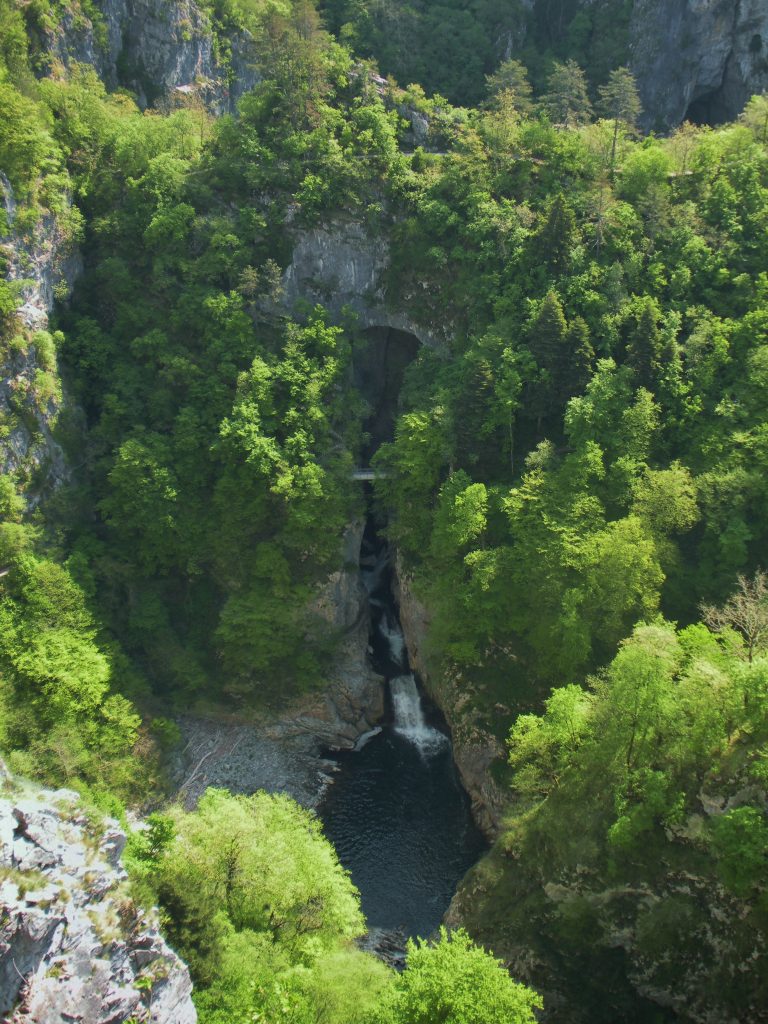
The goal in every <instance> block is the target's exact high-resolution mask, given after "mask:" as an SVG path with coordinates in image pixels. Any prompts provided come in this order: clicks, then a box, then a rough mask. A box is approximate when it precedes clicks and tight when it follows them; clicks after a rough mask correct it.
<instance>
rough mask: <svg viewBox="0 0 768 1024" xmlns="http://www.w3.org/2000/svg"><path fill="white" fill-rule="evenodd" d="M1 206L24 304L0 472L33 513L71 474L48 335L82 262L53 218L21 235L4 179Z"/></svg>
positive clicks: (2, 378)
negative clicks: (58, 433) (61, 438)
mask: <svg viewBox="0 0 768 1024" xmlns="http://www.w3.org/2000/svg"><path fill="white" fill-rule="evenodd" d="M0 200H1V201H2V206H3V210H4V213H5V221H6V224H7V226H8V230H7V233H6V234H5V235H4V236H2V237H0V252H1V253H2V256H3V259H4V263H5V276H6V278H7V280H9V281H11V282H13V283H14V284H15V286H16V287H17V288H18V290H19V297H20V300H21V306H20V308H19V310H18V326H17V330H16V331H15V332H14V338H13V339H12V341H11V342H10V343H9V344H8V345H7V346H6V347H4V348H2V349H0V473H13V474H14V475H15V476H16V478H17V480H18V481H19V482H20V484H21V485H22V489H23V492H24V494H25V495H26V497H27V500H28V503H29V504H30V505H31V506H34V505H36V504H37V503H38V502H39V501H40V499H41V497H42V496H43V495H44V494H46V493H47V492H50V491H51V490H54V489H55V488H56V487H57V486H58V485H59V484H61V483H62V482H63V481H64V480H65V479H66V478H67V476H68V473H69V470H68V467H67V464H66V461H65V458H64V453H63V451H62V449H61V446H60V444H59V443H58V441H57V440H56V439H55V437H54V433H55V429H56V424H57V421H58V419H59V416H60V414H61V412H62V409H63V408H64V406H65V399H64V395H63V392H62V385H61V379H60V376H59V370H58V365H57V359H56V352H55V349H54V347H53V345H52V343H51V340H50V338H46V335H45V332H46V328H47V327H48V314H49V312H50V311H51V309H52V308H53V303H54V298H55V297H56V296H57V295H58V296H59V297H66V296H67V295H68V294H69V292H70V291H71V288H72V284H73V282H74V280H75V278H76V276H77V274H78V273H79V271H80V266H81V261H80V255H79V252H78V250H77V247H76V245H75V244H74V242H73V241H72V239H71V237H68V236H67V234H66V233H65V232H63V231H62V227H61V223H60V221H59V220H58V219H57V218H56V217H55V216H54V215H53V214H50V213H49V214H45V215H43V216H41V217H40V219H39V220H38V221H37V223H35V224H34V225H33V226H32V227H31V228H24V229H23V230H21V229H17V227H16V203H15V200H14V196H13V190H12V189H11V186H10V184H9V182H8V179H7V178H6V177H5V176H4V175H3V174H0ZM41 332H43V333H41Z"/></svg>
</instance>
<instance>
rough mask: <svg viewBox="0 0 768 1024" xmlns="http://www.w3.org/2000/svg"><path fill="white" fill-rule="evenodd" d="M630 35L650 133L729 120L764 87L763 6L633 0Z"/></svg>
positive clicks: (760, 0) (755, 0)
mask: <svg viewBox="0 0 768 1024" xmlns="http://www.w3.org/2000/svg"><path fill="white" fill-rule="evenodd" d="M629 34H630V52H631V64H632V68H633V70H634V72H635V74H636V75H637V79H638V85H639V87H640V94H641V97H642V101H643V108H644V111H645V113H644V124H645V127H647V128H656V129H661V130H666V129H669V128H672V127H674V126H675V125H678V124H680V122H681V121H684V120H686V119H687V120H691V121H695V122H700V123H708V124H717V123H721V122H723V121H728V120H731V119H732V118H734V117H736V116H737V115H738V114H739V113H740V112H741V111H742V109H743V107H744V104H745V103H746V101H747V100H748V99H749V97H750V96H752V95H753V94H754V93H759V92H762V91H764V90H765V89H767V88H768V4H766V3H765V0H635V4H634V9H633V12H632V20H631V24H630V29H629Z"/></svg>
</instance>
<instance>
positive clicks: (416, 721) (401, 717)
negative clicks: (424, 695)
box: [389, 674, 448, 755]
mask: <svg viewBox="0 0 768 1024" xmlns="http://www.w3.org/2000/svg"><path fill="white" fill-rule="evenodd" d="M389 687H390V692H391V693H392V707H393V710H394V713H395V729H396V730H397V732H399V733H400V735H401V736H404V737H405V738H406V739H407V740H409V741H410V742H411V743H413V745H414V746H416V747H418V748H419V751H420V752H421V753H422V754H424V755H429V754H436V753H437V752H438V751H439V750H441V749H443V748H444V747H445V746H446V745H447V743H448V737H447V736H445V735H444V733H442V732H440V731H439V730H438V729H434V728H433V727H432V726H431V725H429V724H428V722H427V721H426V719H425V718H424V712H423V711H422V710H421V697H420V696H419V691H418V689H417V687H416V680H415V679H414V678H413V676H412V675H410V674H409V675H407V676H396V677H395V678H394V679H390V681H389Z"/></svg>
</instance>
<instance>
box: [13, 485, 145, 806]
mask: <svg viewBox="0 0 768 1024" xmlns="http://www.w3.org/2000/svg"><path fill="white" fill-rule="evenodd" d="M3 479H4V480H7V478H3ZM9 497H10V501H11V509H12V510H13V509H15V518H16V519H17V520H18V519H20V512H21V508H20V507H19V505H18V504H16V505H14V504H13V502H14V498H15V496H14V495H12V494H11V495H9ZM36 540H37V537H36V535H35V531H34V530H33V529H32V528H30V527H28V526H23V525H21V524H20V523H18V522H16V523H13V522H6V523H4V524H2V525H0V563H2V571H3V576H2V578H0V666H1V667H2V682H1V683H0V746H2V749H3V750H4V752H5V753H6V754H7V756H8V759H9V762H10V764H11V766H12V767H13V768H15V769H16V770H17V771H19V772H20V773H22V774H25V775H29V776H34V777H35V778H39V779H41V780H43V781H47V782H54V783H55V782H60V781H62V780H64V781H66V783H67V784H68V785H76V786H85V787H86V788H87V789H90V790H91V792H93V793H94V794H95V796H96V797H97V798H98V797H103V796H106V795H108V794H110V793H114V794H117V795H119V796H120V797H122V798H126V797H128V796H130V795H132V794H133V793H135V792H137V791H139V790H140V789H141V788H145V790H146V787H148V786H150V785H152V784H153V782H154V781H156V780H154V779H153V775H154V770H155V764H154V756H153V754H152V752H151V747H150V746H149V745H147V744H144V751H143V755H142V757H138V756H136V753H135V752H136V749H137V747H138V744H139V740H140V735H139V727H140V724H141V719H140V717H139V715H138V713H137V711H136V708H135V707H134V705H133V704H132V703H131V701H129V700H128V699H126V697H125V696H123V695H122V694H121V693H120V692H115V690H116V689H117V688H122V687H124V686H125V684H126V682H127V683H129V687H130V682H131V678H130V673H126V666H125V664H124V658H123V656H122V655H121V654H120V652H119V650H117V649H116V648H115V646H114V645H113V644H112V643H110V641H109V640H108V639H107V638H106V637H105V636H104V635H103V634H102V633H100V631H99V629H98V627H97V624H96V622H95V621H94V618H93V616H92V614H91V612H90V611H89V609H88V606H87V599H86V595H85V594H84V592H83V589H82V587H81V586H80V584H79V583H78V582H77V581H76V579H75V578H74V577H73V575H72V574H71V573H70V572H69V571H68V570H67V569H66V568H65V567H64V566H62V565H61V564H59V563H58V562H56V561H53V560H51V559H49V558H46V557H45V556H42V555H39V554H37V553H36V552H35V550H34V548H35V542H36ZM134 685H135V684H134Z"/></svg>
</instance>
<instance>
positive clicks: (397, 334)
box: [352, 326, 421, 466]
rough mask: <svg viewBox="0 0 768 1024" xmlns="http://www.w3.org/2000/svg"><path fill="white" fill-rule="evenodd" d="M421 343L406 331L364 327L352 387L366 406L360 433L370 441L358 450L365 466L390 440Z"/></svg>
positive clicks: (358, 344) (355, 349)
mask: <svg viewBox="0 0 768 1024" xmlns="http://www.w3.org/2000/svg"><path fill="white" fill-rule="evenodd" d="M420 347H421V342H420V341H419V339H418V338H417V337H416V335H414V334H411V333H410V331H403V330H400V329H399V328H397V327H385V326H380V327H367V328H365V329H364V330H362V331H361V332H360V339H359V340H358V342H357V343H356V345H355V348H354V351H353V355H352V373H353V379H354V384H355V387H356V388H357V390H358V391H359V392H360V394H361V395H362V397H363V399H364V400H365V402H366V404H367V406H368V410H369V411H368V415H367V417H366V419H365V421H364V423H363V430H364V432H365V433H366V434H368V435H370V440H369V441H368V442H367V443H366V444H365V445H364V446H363V449H362V451H361V461H362V464H363V465H365V466H367V465H369V463H370V459H371V457H372V456H373V454H374V453H375V452H376V451H377V450H378V448H379V446H380V445H381V444H383V443H384V442H386V441H391V440H392V439H393V438H394V433H395V421H396V419H397V412H398V406H399V400H400V389H401V388H402V386H403V379H404V377H405V371H406V370H407V368H408V366H409V365H410V363H412V362H413V360H414V359H415V358H416V355H417V353H418V351H419V348H420Z"/></svg>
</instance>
